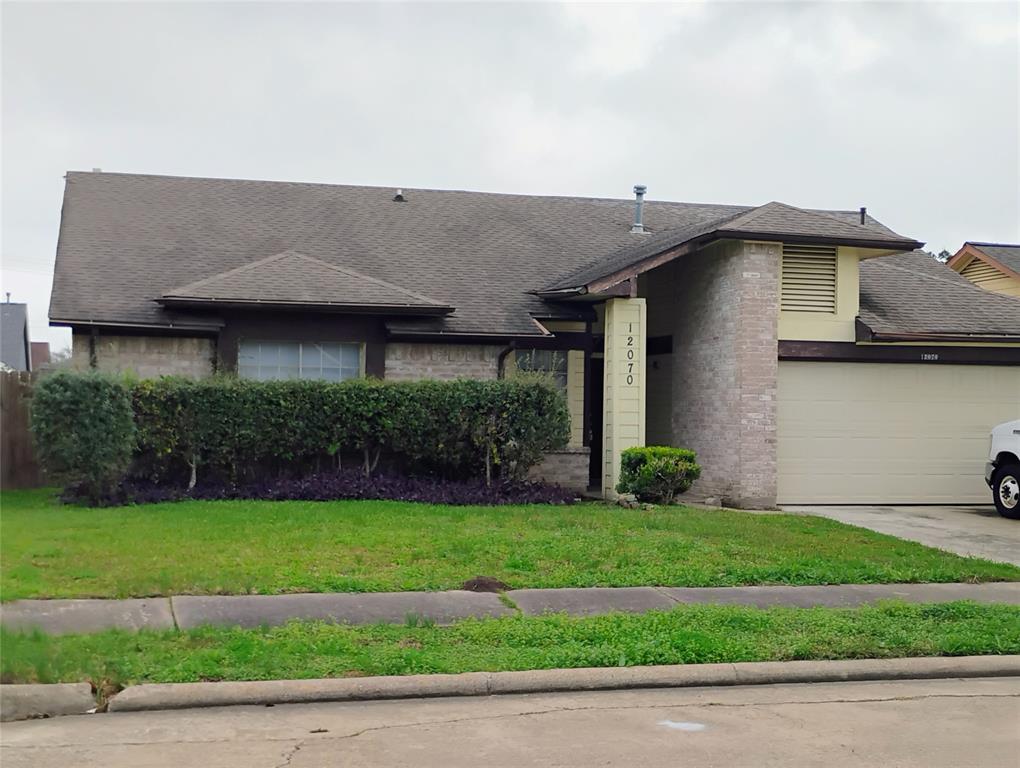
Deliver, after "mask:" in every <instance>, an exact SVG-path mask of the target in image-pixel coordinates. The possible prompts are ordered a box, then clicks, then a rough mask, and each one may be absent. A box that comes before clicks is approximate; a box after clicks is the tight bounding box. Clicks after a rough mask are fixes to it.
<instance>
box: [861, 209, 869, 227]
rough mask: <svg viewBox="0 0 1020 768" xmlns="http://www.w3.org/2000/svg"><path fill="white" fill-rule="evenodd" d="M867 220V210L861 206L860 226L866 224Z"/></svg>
mask: <svg viewBox="0 0 1020 768" xmlns="http://www.w3.org/2000/svg"><path fill="white" fill-rule="evenodd" d="M867 219H868V209H867V208H865V207H864V206H863V205H862V206H861V224H864V223H866V222H867Z"/></svg>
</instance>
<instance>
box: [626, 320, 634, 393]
mask: <svg viewBox="0 0 1020 768" xmlns="http://www.w3.org/2000/svg"><path fill="white" fill-rule="evenodd" d="M627 332H628V333H633V332H634V323H627ZM633 359H634V337H633V336H628V337H627V360H628V361H632V360H633ZM633 383H634V363H633V362H628V363H627V384H628V385H630V384H633Z"/></svg>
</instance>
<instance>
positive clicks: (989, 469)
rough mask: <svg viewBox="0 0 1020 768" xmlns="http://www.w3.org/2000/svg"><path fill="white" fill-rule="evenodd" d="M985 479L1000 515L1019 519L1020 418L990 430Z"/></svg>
mask: <svg viewBox="0 0 1020 768" xmlns="http://www.w3.org/2000/svg"><path fill="white" fill-rule="evenodd" d="M985 482H986V483H988V487H989V488H991V489H992V498H993V499H994V500H995V508H996V509H997V510H998V511H999V514H1000V515H1002V516H1003V517H1008V518H1010V519H1011V520H1020V419H1017V420H1016V421H1007V422H1006V423H1005V424H1000V425H999V426H997V427H995V429H993V430H992V444H991V446H990V447H989V449H988V463H987V464H985Z"/></svg>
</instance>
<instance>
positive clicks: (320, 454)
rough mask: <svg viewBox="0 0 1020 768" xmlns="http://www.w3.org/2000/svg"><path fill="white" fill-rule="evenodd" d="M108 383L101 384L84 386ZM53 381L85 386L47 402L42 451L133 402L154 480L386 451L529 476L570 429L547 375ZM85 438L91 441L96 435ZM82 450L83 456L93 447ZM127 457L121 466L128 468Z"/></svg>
mask: <svg viewBox="0 0 1020 768" xmlns="http://www.w3.org/2000/svg"><path fill="white" fill-rule="evenodd" d="M98 381H102V382H103V387H102V388H100V389H97V388H96V387H95V386H93V385H90V386H85V383H86V382H98ZM51 382H68V383H70V382H74V383H75V386H70V387H66V386H65V387H64V390H66V392H65V393H64V395H63V400H64V401H68V400H69V401H71V403H70V404H68V403H66V402H65V403H64V404H63V405H62V406H60V407H54V405H56V403H55V401H54V399H53V398H49V399H48V398H46V397H43V398H41V399H39V400H38V401H37V408H36V411H35V412H34V416H33V418H34V422H35V423H37V424H40V425H46V429H45V430H37V435H38V437H37V439H38V440H39V442H40V445H41V447H42V448H43V451H42V455H43V456H48V455H55V454H54V452H53V451H52V450H50V449H51V448H57V447H58V446H59V445H60V440H61V439H63V438H61V436H62V435H79V432H80V431H81V430H80V427H79V424H81V423H82V422H80V421H79V419H80V414H83V413H89V412H91V411H92V410H94V409H96V410H98V412H99V413H103V412H105V411H106V410H107V409H109V408H110V407H111V404H112V403H115V402H116V403H125V402H127V403H128V404H129V406H128V414H129V416H130V414H131V413H133V415H134V425H133V427H132V434H131V436H130V444H132V445H133V448H134V461H133V468H132V472H133V474H136V475H138V476H140V477H141V478H143V479H146V480H151V481H154V482H166V481H170V482H183V481H184V480H187V479H189V478H190V483H192V484H193V483H195V482H196V481H197V480H200V479H202V478H203V477H206V478H208V477H212V476H215V477H217V478H220V479H228V480H235V481H240V480H252V479H255V478H257V477H258V476H259V475H260V473H265V472H281V473H286V474H289V475H298V474H301V473H303V472H306V471H314V470H322V469H325V468H327V467H329V466H330V465H331V464H332V465H334V466H339V464H340V462H341V458H342V457H343V460H344V461H350V460H352V455H353V456H356V460H357V461H358V463H359V464H360V465H361V466H363V467H364V470H365V472H366V473H367V474H371V473H372V472H373V471H374V470H375V469H376V466H377V464H378V462H379V460H380V457H385V459H386V460H387V461H389V462H397V463H399V464H400V465H401V467H402V468H403V469H407V470H411V471H427V472H432V473H436V474H440V475H442V476H444V477H451V478H453V477H456V478H467V477H486V479H487V480H492V479H511V478H520V477H523V476H524V474H525V473H526V472H527V470H528V469H529V468H530V467H531V466H533V465H534V464H536V463H537V462H538V461H539V460H540V459H541V457H542V455H543V454H544V453H545V452H546V451H549V450H555V449H557V448H560V447H562V446H563V445H565V444H566V442H567V439H568V436H569V428H570V417H569V415H568V412H567V405H566V400H565V398H564V396H563V393H562V392H561V391H560V390H558V389H557V388H556V387H555V385H554V384H553V383H552V382H550V381H549V380H547V379H544V378H539V377H523V376H522V377H515V378H513V379H510V380H497V381H471V380H461V381H451V382H436V381H420V382H386V381H378V380H372V379H361V380H357V381H349V382H343V383H329V382H320V381H277V382H256V381H247V380H242V379H236V378H228V377H220V378H213V379H205V380H201V381H194V380H190V379H182V378H174V377H164V378H160V379H149V380H143V381H135V382H129V381H126V380H122V381H114V380H111V379H103V378H101V377H96V376H89V375H80V374H60V375H59V376H54V377H50V378H48V379H46V380H44V384H41V385H40V390H42V389H43V388H44V385H45V386H56V385H54V384H51ZM79 382H80V383H81V386H77V384H78V383H79ZM62 391H63V390H62ZM121 407H123V406H121ZM129 422H130V418H129ZM80 437H81V438H82V439H81V440H80V441H79V442H82V443H84V442H86V437H87V436H85V435H81V436H80ZM75 439H77V438H75ZM72 442H73V440H72ZM89 444H90V445H91V444H92V443H91V442H89ZM79 453H80V454H81V456H80V458H82V459H84V458H85V454H87V453H88V451H84V452H79ZM86 463H87V462H86ZM123 464H124V462H122V461H121V462H119V463H117V464H116V466H117V468H118V469H119V471H120V472H121V475H122V474H123ZM112 468H113V465H111V469H112Z"/></svg>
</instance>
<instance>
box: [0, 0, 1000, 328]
mask: <svg viewBox="0 0 1020 768" xmlns="http://www.w3.org/2000/svg"><path fill="white" fill-rule="evenodd" d="M1017 9H1018V5H1017V4H1015V3H1013V2H1004V3H995V4H977V3H952V4H938V3H903V4H894V3H861V4H856V3H836V2H831V3H818V4H812V3H785V4H771V3H770V4H766V3H732V2H711V3H705V4H694V3H684V4H675V5H664V4H661V5H552V4H537V3H531V4H523V3H521V4H500V5H495V4H486V5H482V4H476V5H475V4H472V5H468V4H442V5H439V4H426V3H415V4H412V5H397V4H370V5H368V4H364V5H363V4H324V3H316V4H291V3H274V4H267V5H261V4H248V3H224V4H214V3H190V4H185V3H172V4H155V3H145V4H142V3H136V4H109V5H106V4H93V3H74V4H69V5H57V4H49V3H42V2H33V3H25V4H19V3H12V2H5V3H4V4H3V6H2V48H3V53H2V57H3V61H2V64H3V75H2V79H3V82H2V84H3V96H2V98H3V104H2V106H3V113H2V119H3V123H2V141H3V146H2V149H3V158H2V160H3V166H2V194H3V198H2V214H3V221H2V227H3V229H2V283H3V287H2V290H4V291H10V292H11V293H12V300H15V301H27V302H28V303H29V304H30V317H31V331H32V336H33V338H34V339H38V340H50V341H51V342H55V343H57V345H58V346H66V345H67V344H68V343H69V338H70V334H69V333H68V332H67V331H66V330H62V329H50V328H48V327H47V317H46V313H47V305H48V302H49V290H50V282H51V279H52V268H53V258H54V249H55V246H56V241H57V231H58V226H59V222H60V205H61V195H62V192H63V178H62V177H63V174H64V172H65V171H66V170H69V169H74V170H88V169H91V168H93V167H99V168H102V169H104V170H107V171H124V172H141V173H162V174H174V175H190V176H221V177H235V178H257V179H279V180H289V181H315V182H330V183H339V184H372V185H386V186H393V187H432V188H455V189H473V190H484V191H494V192H526V193H536V194H563V195H592V196H610V197H628V196H630V194H631V187H632V186H633V185H634V183H636V182H640V183H644V184H647V185H648V188H649V197H650V198H652V199H667V200H683V201H692V202H719V203H742V204H761V203H765V202H768V201H769V200H781V201H783V202H786V203H790V204H792V205H799V206H809V207H819V208H841V209H856V208H857V207H859V206H861V205H866V206H868V209H869V211H870V212H871V213H873V214H874V215H875V216H877V217H878V218H879V219H880V220H882V221H883V222H885V223H886V224H888V225H889V226H891V227H893V228H894V229H895V230H897V231H898V232H900V233H901V234H904V235H908V236H912V237H916V238H918V239H920V240H923V241H926V242H927V243H928V248H929V250H934V251H938V250H941V249H942V248H946V249H948V250H950V251H955V250H956V249H957V248H958V247H959V246H960V245H961V243H962V242H963V241H964V240H967V239H970V240H991V241H1012V242H1020V169H1018V148H1017V147H1018V135H1020V134H1018V130H1020V126H1018V116H1017V112H1018V70H1020V58H1018V56H1020V54H1018V15H1017Z"/></svg>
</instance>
